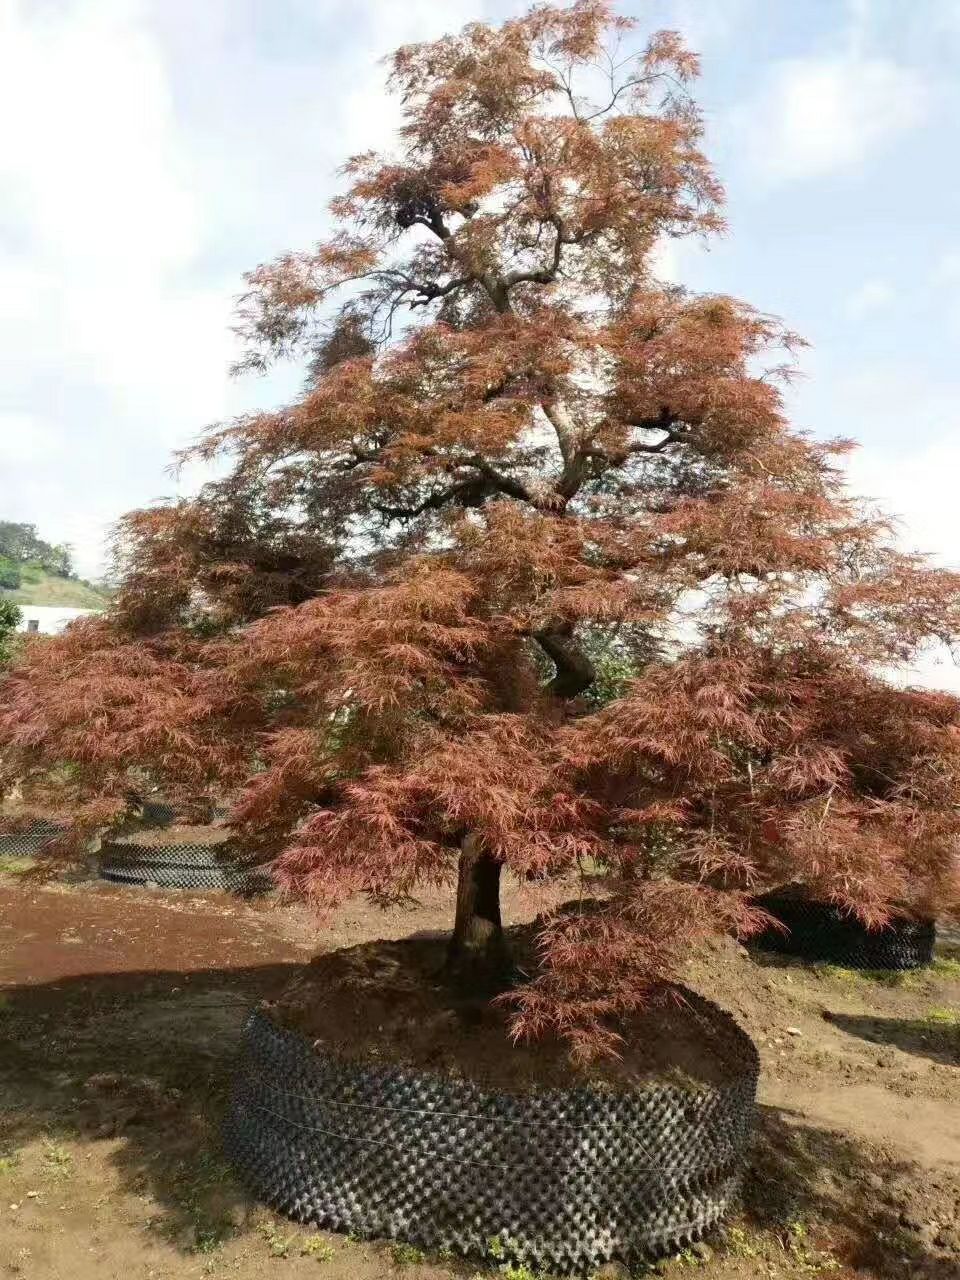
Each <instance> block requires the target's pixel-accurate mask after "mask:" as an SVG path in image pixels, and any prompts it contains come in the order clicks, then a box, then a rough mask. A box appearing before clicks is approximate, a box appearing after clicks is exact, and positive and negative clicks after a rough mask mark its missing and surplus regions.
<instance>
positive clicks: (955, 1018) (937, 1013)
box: [920, 1007, 960, 1030]
mask: <svg viewBox="0 0 960 1280" xmlns="http://www.w3.org/2000/svg"><path fill="white" fill-rule="evenodd" d="M920 1021H921V1022H922V1023H923V1024H924V1026H927V1027H932V1028H937V1029H951V1030H960V1010H958V1009H947V1008H946V1007H941V1008H934V1009H928V1010H927V1012H926V1013H925V1014H924V1015H923V1017H922V1018H921V1019H920Z"/></svg>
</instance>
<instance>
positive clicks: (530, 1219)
mask: <svg viewBox="0 0 960 1280" xmlns="http://www.w3.org/2000/svg"><path fill="white" fill-rule="evenodd" d="M443 947H444V943H443V941H442V940H416V941H413V940H411V941H409V942H401V943H392V942H391V943H387V942H379V943H375V944H369V945H367V946H361V947H353V948H351V949H349V950H347V951H341V952H334V953H331V954H330V955H328V956H323V957H321V958H320V959H319V960H318V961H316V962H315V963H314V964H313V965H311V966H310V967H309V969H308V970H307V971H306V973H305V974H304V975H303V976H302V977H301V978H300V979H299V980H298V981H297V982H295V983H294V984H293V985H292V986H291V987H290V988H289V989H288V990H287V991H286V992H285V993H284V995H283V997H282V998H281V999H280V1000H279V1001H278V1002H276V1003H275V1004H274V1005H273V1006H271V1007H265V1008H264V1009H261V1010H260V1011H258V1012H256V1013H254V1014H253V1015H252V1017H251V1019H250V1020H249V1022H248V1023H247V1026H246V1029H245V1032H244V1051H243V1054H242V1058H241V1063H240V1068H239V1071H238V1074H237V1077H236V1080H235V1083H234V1092H233V1099H232V1103H231V1106H230V1109H229V1112H228V1118H227V1123H226V1131H225V1135H224V1145H225V1150H226V1152H227V1154H228V1156H229V1158H230V1159H231V1161H232V1162H233V1164H234V1166H235V1168H236V1170H237V1172H238V1173H239V1175H240V1177H241V1178H242V1179H243V1181H244V1182H245V1183H246V1184H247V1185H248V1186H249V1187H250V1188H251V1190H252V1191H253V1192H254V1193H255V1194H256V1195H258V1196H260V1197H261V1198H262V1199H264V1200H266V1201H267V1202H268V1203H270V1204H271V1205H273V1207H274V1208H276V1209H278V1210H280V1211H281V1212H283V1213H287V1214H289V1215H290V1216H291V1217H293V1218H296V1219H297V1220H299V1221H305V1222H314V1223H316V1224H317V1225H319V1226H323V1227H328V1228H332V1229H333V1230H338V1231H349V1232H351V1233H353V1234H354V1235H357V1236H361V1237H365V1238H370V1237H387V1238H393V1239H401V1240H407V1241H411V1242H413V1243H416V1244H418V1245H420V1246H422V1247H423V1248H426V1249H431V1250H439V1249H451V1250H455V1251H456V1252H458V1253H462V1254H465V1255H468V1256H469V1255H472V1256H476V1257H486V1258H487V1259H489V1257H490V1246H491V1241H493V1242H495V1249H496V1252H497V1260H498V1261H503V1260H504V1259H507V1258H509V1259H513V1260H516V1261H518V1262H522V1263H524V1264H526V1265H529V1266H531V1267H537V1268H539V1267H543V1268H548V1269H549V1270H550V1271H551V1272H577V1273H578V1274H581V1275H582V1274H584V1273H585V1272H586V1271H588V1270H592V1269H593V1268H595V1267H597V1266H599V1265H600V1264H602V1263H603V1262H605V1261H607V1260H609V1259H613V1258H619V1259H621V1260H623V1261H625V1262H628V1263H633V1262H635V1261H639V1260H640V1259H642V1258H645V1257H650V1256H655V1255H660V1254H664V1253H670V1252H675V1251H677V1250H679V1249H682V1248H684V1247H685V1246H687V1245H689V1244H691V1243H692V1242H693V1241H694V1240H696V1239H698V1238H700V1237H701V1236H702V1235H703V1234H704V1233H705V1232H707V1231H708V1230H709V1229H710V1228H711V1227H713V1226H714V1225H715V1224H716V1223H717V1222H719V1220H720V1219H721V1218H722V1216H723V1214H724V1213H725V1212H726V1210H727V1208H728V1207H729V1205H730V1204H731V1202H732V1201H733V1200H734V1198H735V1196H736V1194H737V1190H738V1186H739V1181H740V1174H741V1170H742V1167H743V1163H744V1158H745V1153H746V1150H747V1148H748V1145H749V1140H750V1136H751V1129H752V1124H753V1117H754V1098H755V1093H756V1083H757V1072H758V1059H757V1053H756V1050H755V1048H754V1046H753V1044H752V1042H751V1041H750V1040H749V1038H748V1037H747V1036H746V1035H745V1034H744V1033H743V1032H742V1031H741V1030H740V1029H739V1028H738V1027H737V1026H736V1024H735V1023H734V1022H733V1020H732V1019H731V1018H730V1017H729V1016H728V1015H727V1014H725V1013H723V1012H722V1011H721V1010H720V1009H718V1008H717V1007H716V1006H715V1005H712V1004H711V1003H710V1002H709V1001H706V1000H703V999H702V998H701V997H698V996H695V995H694V994H693V993H692V992H682V991H681V989H679V988H675V989H674V994H682V995H683V997H684V1000H685V1003H684V1004H683V1005H678V1004H676V1003H674V1002H670V1003H669V1004H667V1005H664V1006H663V1008H661V1009H660V1010H658V1011H657V1012H656V1013H654V1014H651V1015H649V1016H647V1017H646V1018H644V1019H641V1020H639V1021H638V1025H637V1026H636V1028H635V1034H634V1035H631V1037H630V1040H629V1042H628V1044H627V1049H626V1053H625V1055H624V1062H622V1063H620V1064H611V1065H610V1066H609V1067H608V1068H606V1071H605V1072H598V1073H574V1072H572V1071H571V1069H570V1067H569V1063H568V1062H567V1059H566V1054H565V1053H564V1051H563V1049H562V1046H557V1045H552V1046H551V1045H538V1046H535V1047H526V1048H525V1047H523V1046H521V1047H517V1048H514V1047H512V1046H511V1045H510V1043H509V1042H508V1041H507V1040H506V1038H505V1027H504V1023H503V1018H502V1015H499V1014H496V1013H488V1014H487V1015H486V1016H482V1015H480V1010H481V1009H482V1005H481V1004H480V1002H479V1001H474V1002H473V1004H472V1005H470V1006H467V1005H464V1004H457V1003H451V999H452V997H451V988H450V987H449V985H445V984H438V983H431V981H430V971H431V970H433V971H434V973H435V970H436V962H437V960H438V958H440V957H441V956H442V954H443ZM331 983H335V984H336V986H335V987H334V988H331ZM487 1008H488V1009H489V1006H487ZM468 1009H470V1010H472V1011H473V1015H474V1016H480V1020H479V1021H478V1022H472V1021H471V1019H470V1018H468V1017H466V1013H467V1010H468ZM295 1026H296V1029H293V1028H294V1027H295ZM671 1058H675V1059H676V1061H673V1062H672V1063H671V1061H670V1060H671ZM600 1076H604V1077H605V1078H599V1077H600ZM611 1086H613V1087H611Z"/></svg>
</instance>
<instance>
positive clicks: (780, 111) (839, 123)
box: [734, 52, 931, 182]
mask: <svg viewBox="0 0 960 1280" xmlns="http://www.w3.org/2000/svg"><path fill="white" fill-rule="evenodd" d="M930 97H931V95H930V90H929V88H928V87H927V84H926V82H925V80H924V77H923V76H922V75H921V74H920V73H919V72H918V71H916V70H914V69H913V68H910V67H904V66H898V65H897V64H896V63H895V62H893V61H891V60H889V59H886V58H880V57H874V58H870V57H865V56H862V55H860V54H859V53H853V52H851V53H848V54H841V55H836V56H829V57H823V58H793V59H787V60H785V61H781V62H780V63H778V64H776V65H775V66H774V68H773V69H772V71H771V72H770V74H769V75H768V77H767V79H766V83H765V84H764V85H763V87H762V88H761V90H760V92H759V93H758V94H757V95H756V96H755V97H754V98H753V100H752V101H750V102H748V103H746V104H744V105H742V106H741V107H740V108H738V110H737V112H736V115H735V120H734V124H735V127H736V128H737V131H738V132H739V134H740V136H741V138H742V139H743V141H744V144H745V146H746V149H747V159H748V162H749V163H750V165H751V166H752V167H753V169H754V170H755V171H756V172H758V173H760V174H762V175H763V176H765V177H766V178H767V179H769V180H770V181H773V182H789V181H798V180H802V179H807V178H818V177H822V176H824V175H826V174H830V173H835V172H837V171H838V170H845V169H851V168H856V167H858V166H859V165H861V164H862V163H864V162H865V161H866V160H868V159H869V158H870V157H871V156H872V155H874V154H875V153H877V152H879V151H880V150H882V148H883V147H884V146H886V145H887V144H888V143H890V142H891V141H893V140H894V139H895V138H897V137H899V136H900V135H902V134H903V133H906V132H907V131H909V130H910V129H913V128H914V127H916V125H918V124H919V123H920V122H921V121H922V120H923V118H924V117H925V115H926V113H927V110H928V108H929V104H930Z"/></svg>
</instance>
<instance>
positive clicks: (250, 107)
mask: <svg viewBox="0 0 960 1280" xmlns="http://www.w3.org/2000/svg"><path fill="white" fill-rule="evenodd" d="M525 7H526V6H525V4H522V3H520V2H519V0H447V3H446V4H444V5H439V4H436V3H435V0H350V3H347V2H346V0H0V114H2V120H3V128H2V130H0V508H2V509H0V516H3V517H6V518H14V519H24V520H31V521H33V522H35V523H36V524H38V525H39V526H40V528H41V530H42V531H43V533H44V535H45V536H47V537H50V538H55V539H64V540H68V541H70V542H72V543H73V544H74V545H75V547H76V552H77V559H78V562H79V565H80V568H81V569H82V570H83V571H85V572H87V573H95V572H97V571H98V569H99V568H100V567H101V565H102V559H103V540H104V534H105V531H106V529H107V527H108V526H109V524H110V523H111V522H112V521H113V520H114V519H115V518H116V517H117V516H118V515H119V514H120V513H121V512H122V511H123V510H125V509H127V508H130V507H132V506H137V505H142V504H143V503H144V502H147V501H149V500H151V499H153V498H156V497H158V496H161V495H165V494H171V493H173V492H175V491H176V486H177V482H176V481H175V480H174V479H173V478H172V477H171V476H170V475H169V474H168V472H167V470H166V467H167V463H168V459H169V454H170V452H171V450H172V449H174V448H176V447H177V446H179V445H182V444H184V443H186V442H188V441H189V440H190V439H191V438H193V436H194V435H195V434H196V433H197V431H198V430H199V429H200V428H201V427H203V425H204V424H206V423H208V422H211V421H214V420H217V419H220V418H222V417H224V416H228V415H230V414H232V413H236V412H240V411H243V410H247V409H250V408H254V407H256V406H257V405H259V404H266V403H269V402H271V401H272V400H275V399H276V398H277V397H278V396H279V395H282V394H283V393H284V389H285V387H287V386H289V387H293V386H294V385H295V383H296V378H295V377H294V375H293V374H292V373H290V374H288V375H287V376H286V378H285V377H284V376H283V375H280V376H279V377H278V378H274V379H273V380H271V381H267V382H263V381H258V380H256V379H249V378H247V379H244V380H239V381H238V380H234V379H231V378H230V377H229V376H228V373H227V367H228V365H229V362H230V360H231V359H232V357H233V355H234V354H235V349H234V341H233V337H232V335H231V332H230V323H231V301H232V298H233V296H234V294H235V293H236V292H237V290H238V288H239V285H240V274H241V272H242V271H243V270H244V269H246V268H248V267H251V266H253V265H255V264H256V263H257V262H259V261H262V260H264V259H265V258H269V257H272V256H273V255H274V254H276V253H278V252H280V251H282V250H284V249H287V248H295V247H303V246H307V245H309V244H310V243H312V242H313V241H314V240H316V239H317V238H320V237H321V236H322V235H323V234H324V230H325V227H326V212H325V206H326V202H327V200H328V198H329V196H330V194H331V193H332V191H333V190H334V186H335V177H334V170H335V168H336V166H337V164H338V163H339V162H340V161H341V160H342V159H343V157H344V155H345V154H347V153H349V152H351V151H357V150H362V149H366V148H368V147H380V146H384V145H389V141H390V136H391V130H392V127H393V124H394V122H395V119H396V107H395V104H393V103H392V102H391V101H390V100H389V99H387V98H386V96H385V94H384V91H383V68H382V67H381V65H380V64H379V61H378V60H379V59H380V58H381V57H382V56H383V55H384V54H386V53H387V52H388V51H389V50H390V49H392V48H393V47H394V46H396V45H397V44H399V43H402V42H405V41H409V40H417V39H426V38H430V37H432V36H435V35H438V34H440V33H441V32H442V31H443V30H446V29H450V28H453V27H458V26H460V25H462V24H463V23H464V22H466V21H470V20H472V19H477V18H483V19H490V20H496V19H500V18H503V17H505V16H508V15H510V14H514V13H518V12H520V11H521V10H522V9H523V8H525ZM621 9H622V11H624V12H627V13H631V14H633V15H634V16H636V17H637V18H639V19H640V20H641V22H642V23H643V25H644V26H645V27H649V28H650V29H655V28H657V27H661V26H670V27H676V28H678V29H679V30H681V31H682V32H683V33H684V34H685V35H686V37H687V39H688V43H689V44H690V45H691V46H692V47H693V48H695V49H696V50H697V51H699V52H700V54H701V55H702V58H703V68H704V75H703V79H702V82H701V85H700V89H699V94H698V96H699V98H700V100H701V102H702V105H703V107H704V110H705V113H706V118H707V122H708V143H707V146H708V151H709V152H710V154H711V156H712V158H713V160H714V162H715V164H716V167H717V169H718V171H719V173H720V176H721V178H722V179H723V181H724V183H725V184H726V186H727V190H728V195H729V204H728V217H729V222H730V230H729V233H728V235H727V236H726V237H725V238H724V239H723V240H722V241H720V242H719V243H714V244H713V245H712V247H711V248H710V249H709V251H704V250H703V249H702V248H700V247H698V246H697V245H694V244H691V243H686V242H685V243H683V244H680V245H672V246H670V247H669V248H668V250H667V251H666V253H665V254H664V263H663V265H664V270H665V271H666V272H668V273H669V274H670V275H671V276H673V277H674V278H676V279H679V280H681V281H683V282H684V283H686V284H689V285H691V286H692V287H695V288H703V289H711V290H714V289H715V290H723V291H728V292H731V293H735V294H737V295H739V296H741V297H743V298H746V299H747V300H749V301H751V302H752V303H754V304H755V305H756V306H758V307H760V308H761V309H763V310H767V311H771V312H774V313H776V314H778V315H780V316H782V317H783V318H784V319H785V320H786V321H787V322H788V323H789V324H790V325H791V326H792V327H793V328H795V329H797V330H799V331H800V332H801V333H803V335H804V336H805V337H806V338H808V339H809V340H810V341H811V343H812V344H813V345H812V348H811V350H810V351H808V352H806V353H805V354H804V356H803V359H802V369H803V374H804V377H803V379H802V381H801V383H800V384H799V385H798V387H797V389H796V391H795V392H794V394H793V403H794V408H795V413H796V420H797V422H798V424H799V425H801V426H804V427H806V428H809V429H810V430H812V431H814V432H816V433H818V434H824V435H832V434H837V433H841V434H844V435H852V436H854V437H856V438H857V439H858V440H859V441H860V442H861V444H862V449H861V451H860V453H859V454H858V455H857V457H856V458H855V459H854V461H853V462H852V463H851V476H852V480H853V483H854V484H855V485H856V486H857V487H858V488H859V489H861V490H862V491H865V492H868V493H869V494H870V495H871V496H875V497H878V498H880V499H881V500H883V501H884V502H885V503H886V504H887V505H888V506H890V507H892V508H893V509H894V510H896V511H898V512H900V513H901V514H902V515H903V517H904V526H903V538H904V541H905V542H907V543H908V544H910V545H914V546H918V547H922V548H924V549H926V550H929V551H931V552H933V553H935V554H937V555H938V556H940V557H941V558H942V559H943V560H945V561H946V562H948V563H951V564H960V520H958V518H957V515H956V510H957V502H956V498H955V491H956V489H957V487H958V485H960V434H958V431H957V426H956V424H957V419H958V391H960V361H958V359H957V352H958V344H960V176H958V172H957V167H956V162H955V159H954V157H955V156H956V155H957V154H960V137H958V134H960V127H958V123H957V122H958V119H960V114H958V106H960V0H912V3H910V4H907V3H904V2H903V0H801V2H799V3H798V2H797V0H651V2H650V3H640V0H624V3H623V4H622V5H621ZM191 479H192V478H191V477H189V476H187V477H185V478H184V479H183V480H182V481H181V482H180V483H181V484H183V485H187V486H188V485H189V484H190V483H191ZM950 682H951V683H955V680H954V679H953V678H951V680H950Z"/></svg>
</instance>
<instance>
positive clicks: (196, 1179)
mask: <svg viewBox="0 0 960 1280" xmlns="http://www.w3.org/2000/svg"><path fill="white" fill-rule="evenodd" d="M298 967H299V966H298V965H296V964H294V963H290V964H266V965H262V966H250V967H246V968H224V969H207V970H203V971H200V972H188V973H184V972H180V971H152V972H128V973H117V974H96V975H91V976H80V977H71V978H65V979H61V980H60V981H58V982H54V983H49V984H42V985H36V986H29V987H20V988H16V987H14V988H11V987H8V988H7V989H6V992H5V994H4V996H3V997H2V998H0V999H2V1007H0V1155H2V1154H5V1153H6V1154H9V1153H11V1152H15V1150H16V1148H17V1147H18V1146H20V1145H24V1144H26V1143H28V1142H30V1141H32V1140H34V1139H36V1138H40V1137H42V1138H43V1139H45V1140H47V1141H50V1142H56V1141H59V1140H63V1139H76V1140H80V1141H83V1142H87V1141H92V1142H97V1141H101V1140H109V1139H120V1142H119V1144H116V1143H112V1144H111V1156H110V1159H111V1161H112V1162H113V1163H114V1164H115V1165H116V1168H117V1171H118V1173H119V1175H120V1178H121V1181H122V1183H123V1184H124V1185H125V1186H126V1188H127V1189H130V1190H133V1191H134V1192H136V1193H138V1194H139V1193H144V1192H145V1193H148V1194H149V1195H151V1196H152V1197H153V1198H154V1199H155V1200H156V1201H157V1202H158V1203H159V1205H160V1206H161V1208H162V1213H163V1216H164V1221H163V1222H162V1223H161V1224H160V1229H161V1230H163V1232H164V1234H165V1235H167V1236H169V1238H170V1239H172V1240H175V1241H177V1242H178V1243H180V1244H181V1245H182V1246H183V1247H184V1248H185V1249H188V1250H193V1249H195V1248H197V1247H198V1246H200V1247H203V1246H204V1245H205V1244H209V1243H211V1242H213V1241H215V1240H216V1239H217V1237H218V1236H227V1235H229V1234H230V1233H231V1231H232V1230H233V1227H234V1224H235V1223H236V1221H237V1219H238V1212H239V1208H240V1206H241V1205H242V1203H243V1202H244V1201H245V1199H246V1198H245V1197H244V1196H243V1194H242V1192H241V1190H240V1188H239V1187H237V1186H236V1185H235V1184H234V1183H233V1180H232V1178H231V1176H230V1173H229V1170H228V1169H227V1168H226V1167H225V1165H224V1164H223V1161H222V1159H221V1157H220V1138H219V1132H220V1122H221V1119H222V1116H223V1112H224V1108H225V1106H226V1101H227V1096H228V1089H229V1080H230V1075H231V1070H232V1064H233V1059H234V1056H235V1053H236V1049H237V1045H238V1043H239V1037H240V1031H241V1028H242V1026H243V1022H244V1019H245V1017H246V1015H247V1012H248V1011H249V1009H250V1007H251V1005H252V1004H253V1003H254V1002H255V1001H256V1000H258V999H260V998H262V997H264V996H266V995H270V994H272V993H275V992H278V991H280V990H281V989H282V988H283V986H284V985H286V983H287V982H289V980H290V978H291V977H292V975H293V974H294V972H295V971H296V970H297V969H298Z"/></svg>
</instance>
